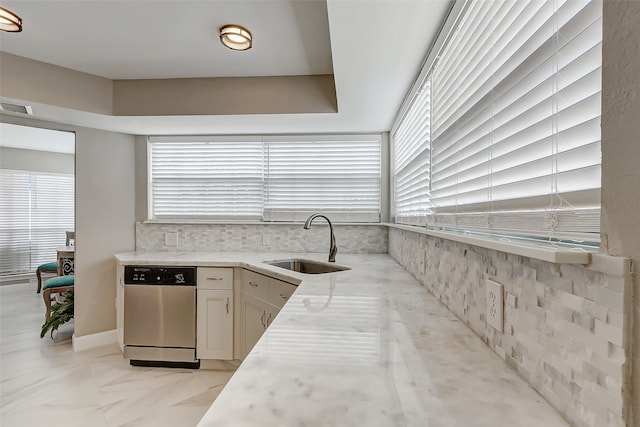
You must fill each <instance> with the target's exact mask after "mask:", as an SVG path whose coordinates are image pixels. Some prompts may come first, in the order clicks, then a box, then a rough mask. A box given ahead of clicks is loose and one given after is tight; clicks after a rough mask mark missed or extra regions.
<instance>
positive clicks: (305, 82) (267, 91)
mask: <svg viewBox="0 0 640 427" xmlns="http://www.w3.org/2000/svg"><path fill="white" fill-rule="evenodd" d="M113 87H114V91H113V114H114V115H116V116H175V115H178V116H184V115H200V114H210V115H218V114H288V113H291V114H295V113H335V112H337V111H338V104H337V100H336V91H335V85H334V81H333V76H332V75H317V76H271V77H219V78H191V79H156V80H116V81H114V82H113Z"/></svg>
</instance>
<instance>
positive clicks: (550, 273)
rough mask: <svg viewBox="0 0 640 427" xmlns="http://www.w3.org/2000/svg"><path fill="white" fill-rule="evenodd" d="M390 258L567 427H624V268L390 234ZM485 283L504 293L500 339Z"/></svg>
mask: <svg viewBox="0 0 640 427" xmlns="http://www.w3.org/2000/svg"><path fill="white" fill-rule="evenodd" d="M389 254H390V255H391V256H392V257H393V258H394V259H395V260H396V261H397V262H398V263H400V264H401V265H402V266H403V267H404V268H405V269H406V270H407V271H409V273H411V274H412V275H413V276H414V277H415V278H416V279H417V280H419V281H420V282H421V283H422V284H423V285H424V286H425V288H427V289H428V290H429V292H431V293H432V294H433V295H435V296H436V297H437V298H438V299H439V300H440V301H441V302H442V303H443V304H444V305H445V306H447V307H448V308H449V309H450V310H451V311H453V312H454V313H455V314H456V315H457V316H458V317H459V318H460V319H461V320H462V321H463V322H465V323H466V324H467V326H468V327H469V328H471V329H472V330H473V331H474V332H475V333H476V334H477V335H479V336H480V337H481V338H482V339H483V341H485V343H486V344H487V345H488V346H489V347H491V348H492V349H493V350H494V351H495V352H496V353H497V354H498V356H499V357H501V358H502V359H503V360H504V361H505V362H506V364H507V365H509V366H511V367H512V368H513V369H515V370H516V372H517V373H518V374H519V375H520V376H521V377H522V378H523V379H524V380H525V381H527V382H528V383H529V384H530V385H531V386H532V387H533V388H534V389H535V390H537V391H538V392H539V393H540V394H541V395H542V396H544V397H545V398H546V399H547V400H548V401H549V402H550V403H551V404H552V405H554V406H555V407H556V408H557V409H558V411H559V412H560V413H562V414H563V415H564V416H565V417H566V419H567V420H568V421H570V422H571V424H572V425H575V426H581V427H582V426H589V427H600V426H625V425H630V424H628V414H627V413H625V407H628V406H625V405H624V404H623V401H625V400H626V399H628V395H626V394H625V393H628V390H629V388H630V384H629V383H630V371H629V362H628V360H629V348H630V343H629V340H630V338H629V337H630V334H629V330H630V324H629V322H630V318H631V300H632V298H631V295H630V293H631V291H632V289H631V283H632V282H631V279H630V274H629V271H630V268H629V261H628V260H625V259H620V258H613V257H608V256H605V255H599V254H596V255H594V256H593V261H592V263H591V265H587V266H581V265H573V264H553V263H549V262H545V261H539V260H536V259H531V258H526V257H522V256H517V255H512V254H507V253H504V252H498V251H494V250H490V249H484V248H479V247H476V246H472V245H468V244H463V243H458V242H454V241H450V240H445V239H441V238H437V237H433V236H428V235H425V234H421V233H415V232H412V231H406V230H400V229H395V228H391V229H390V230H389ZM487 279H492V280H494V281H496V282H498V283H501V284H502V285H503V286H504V294H503V295H504V309H503V310H504V311H503V314H504V324H503V326H504V331H503V333H499V332H497V331H496V330H495V329H493V328H492V327H490V326H488V325H487V321H486V316H487V309H486V307H487V299H486V298H487V297H486V287H485V283H486V280H487ZM477 374H478V375H481V374H482V373H477ZM625 423H627V424H625Z"/></svg>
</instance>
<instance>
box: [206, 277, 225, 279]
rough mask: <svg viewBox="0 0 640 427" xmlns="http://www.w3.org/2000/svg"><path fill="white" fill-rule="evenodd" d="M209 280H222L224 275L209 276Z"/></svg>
mask: <svg viewBox="0 0 640 427" xmlns="http://www.w3.org/2000/svg"><path fill="white" fill-rule="evenodd" d="M207 280H222V277H207Z"/></svg>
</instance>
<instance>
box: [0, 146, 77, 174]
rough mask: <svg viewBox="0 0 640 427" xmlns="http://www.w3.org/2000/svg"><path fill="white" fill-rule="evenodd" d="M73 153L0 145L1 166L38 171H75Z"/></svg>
mask: <svg viewBox="0 0 640 427" xmlns="http://www.w3.org/2000/svg"><path fill="white" fill-rule="evenodd" d="M73 163H74V156H73V154H65V153H52V152H51V151H38V150H24V149H22V148H13V147H0V168H2V169H16V170H29V171H38V172H53V173H73V168H74V165H73Z"/></svg>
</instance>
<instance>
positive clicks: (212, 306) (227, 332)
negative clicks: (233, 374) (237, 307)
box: [196, 289, 233, 360]
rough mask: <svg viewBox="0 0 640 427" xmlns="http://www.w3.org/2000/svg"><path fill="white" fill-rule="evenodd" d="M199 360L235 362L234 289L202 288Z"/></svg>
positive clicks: (198, 305)
mask: <svg viewBox="0 0 640 427" xmlns="http://www.w3.org/2000/svg"><path fill="white" fill-rule="evenodd" d="M196 310H197V318H198V323H197V325H196V330H197V335H196V357H197V358H198V359H223V360H231V359H233V290H232V289H224V290H222V289H216V290H209V289H198V296H197V307H196Z"/></svg>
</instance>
